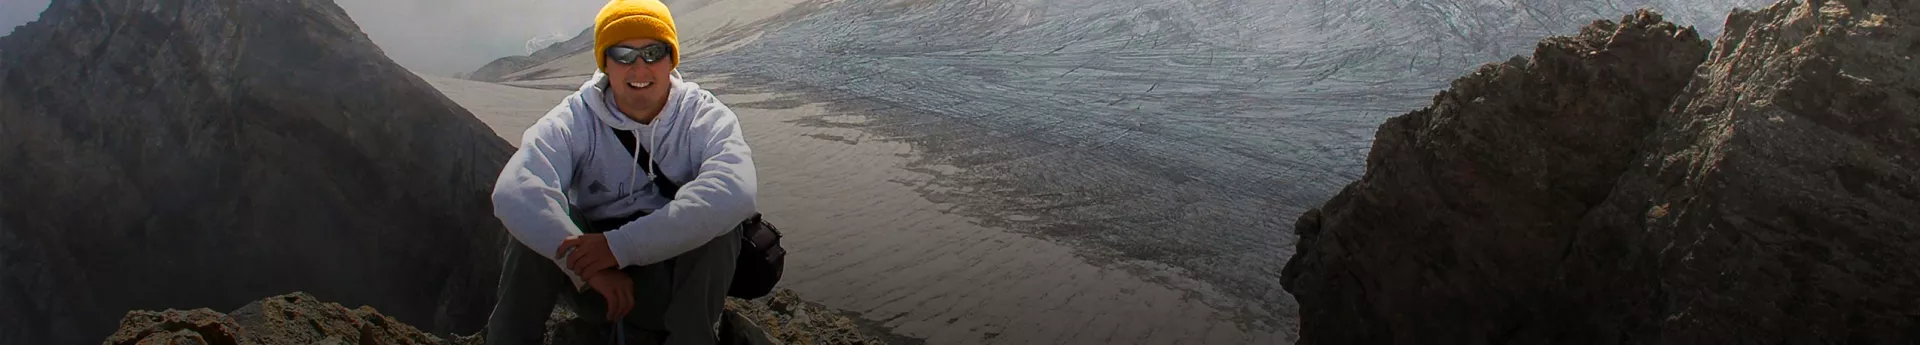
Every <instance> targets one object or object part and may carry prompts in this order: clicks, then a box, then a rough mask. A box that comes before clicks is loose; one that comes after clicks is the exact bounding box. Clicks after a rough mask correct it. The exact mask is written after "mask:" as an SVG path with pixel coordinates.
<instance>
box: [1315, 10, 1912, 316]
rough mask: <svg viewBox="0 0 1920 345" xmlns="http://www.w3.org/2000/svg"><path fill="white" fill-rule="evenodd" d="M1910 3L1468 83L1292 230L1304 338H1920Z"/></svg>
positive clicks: (1658, 32) (1642, 20) (1679, 32)
mask: <svg viewBox="0 0 1920 345" xmlns="http://www.w3.org/2000/svg"><path fill="white" fill-rule="evenodd" d="M1916 7H1920V6H1916V5H1914V4H1912V3H1911V2H1894V1H1783V2H1780V3H1778V4H1775V5H1773V6H1771V7H1767V8H1765V9H1762V10H1759V11H1736V12H1735V13H1734V14H1733V15H1732V16H1731V17H1730V18H1729V19H1728V21H1727V25H1726V28H1725V30H1726V31H1725V33H1724V35H1723V36H1722V37H1721V38H1720V39H1719V40H1718V42H1717V43H1716V44H1715V45H1714V46H1713V48H1711V49H1710V50H1709V49H1708V48H1707V46H1706V45H1703V44H1701V43H1699V42H1698V41H1696V40H1695V39H1694V38H1693V37H1692V35H1691V33H1690V31H1689V30H1684V29H1677V28H1674V27H1673V26H1672V25H1670V24H1666V23H1662V22H1660V20H1659V18H1658V17H1657V16H1654V15H1652V14H1650V13H1645V12H1643V13H1640V14H1636V15H1633V16H1629V17H1627V18H1624V19H1623V20H1622V22H1621V23H1619V24H1614V23H1596V24H1595V25H1592V26H1589V27H1587V28H1586V29H1583V30H1582V32H1581V34H1580V35H1578V36H1575V37H1571V38H1553V39H1548V40H1546V41H1543V42H1542V44H1541V45H1540V46H1539V49H1538V50H1537V51H1536V52H1535V54H1534V56H1533V57H1532V59H1516V60H1514V61H1509V62H1507V63H1505V64H1500V65H1492V66H1488V67H1484V68H1482V69H1481V70H1480V71H1479V72H1476V73H1475V74H1474V75H1472V76H1469V77H1466V78H1463V79H1461V80H1459V81H1457V82H1456V83H1455V84H1454V87H1453V89H1451V90H1449V91H1447V92H1444V93H1442V94H1440V95H1439V96H1437V97H1435V101H1434V104H1433V105H1432V106H1430V107H1428V108H1427V109H1423V110H1420V111H1416V112H1414V113H1411V114H1408V115H1404V116H1400V117H1396V118H1394V119H1392V120H1389V121H1388V122H1387V123H1386V124H1385V125H1382V126H1381V128H1380V131H1379V132H1378V134H1377V138H1376V140H1375V145H1374V148H1373V151H1372V153H1371V154H1370V155H1369V157H1368V168H1367V173H1366V175H1365V176H1364V177H1363V178H1361V180H1360V181H1357V182H1355V183H1353V184H1350V185H1348V186H1347V188H1346V189H1345V190H1343V191H1342V192H1341V193H1340V194H1339V195H1338V196H1336V197H1334V198H1333V199H1332V200H1330V201H1328V202H1327V203H1326V204H1325V205H1323V206H1322V207H1321V208H1319V209H1316V210H1314V211H1310V212H1308V213H1306V214H1305V215H1303V216H1302V217H1301V218H1300V220H1299V222H1298V223H1296V225H1295V231H1296V232H1297V233H1298V234H1299V235H1300V238H1301V240H1300V244H1299V251H1298V253H1297V254H1296V255H1295V256H1294V257H1293V258H1292V260H1291V262H1290V263H1289V264H1288V266H1287V268H1286V270H1285V273H1284V277H1283V280H1284V281H1285V282H1286V287H1287V289H1288V290H1289V291H1291V292H1293V293H1294V294H1295V296H1297V297H1298V298H1299V300H1300V303H1301V309H1302V310H1301V314H1302V319H1303V323H1302V339H1301V340H1302V342H1303V343H1342V344H1344V343H1381V342H1423V343H1678V344H1697V343H1748V342H1758V341H1765V342H1785V343H1898V342H1903V341H1912V340H1913V339H1920V333H1915V332H1916V330H1920V321H1916V319H1917V318H1916V317H1915V315H1920V304H1915V303H1914V301H1916V300H1920V286H1916V284H1917V283H1920V249H1916V248H1920V213H1916V212H1914V211H1915V210H1920V174H1917V173H1916V171H1920V77H1917V76H1920V74H1916V72H1917V71H1916V70H1915V66H1916V64H1915V63H1913V60H1912V59H1913V56H1914V55H1915V54H1916V53H1920V44H1917V43H1915V42H1920V26H1916V25H1915V24H1920V23H1916V21H1915V19H1916V18H1917V17H1916V15H1920V13H1915V12H1917V11H1920V8H1916ZM1696 64H1697V66H1696Z"/></svg>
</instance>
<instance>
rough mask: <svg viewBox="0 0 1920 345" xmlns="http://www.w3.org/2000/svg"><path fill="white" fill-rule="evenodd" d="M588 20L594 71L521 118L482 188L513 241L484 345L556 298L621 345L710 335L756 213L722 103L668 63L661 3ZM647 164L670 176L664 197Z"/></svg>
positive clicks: (518, 333) (671, 42) (514, 331)
mask: <svg viewBox="0 0 1920 345" xmlns="http://www.w3.org/2000/svg"><path fill="white" fill-rule="evenodd" d="M593 30H594V56H596V57H598V60H599V65H600V73H595V74H594V76H593V78H592V79H591V80H590V81H588V82H587V83H586V84H584V85H582V86H581V87H580V89H579V91H578V92H575V93H574V94H573V95H571V96H568V97H567V98H566V99H565V100H564V101H562V102H561V104H560V105H559V106H556V107H554V108H553V110H551V111H549V112H547V114H546V116H545V117H542V118H540V120H539V121H537V122H535V123H534V124H533V127H531V128H527V131H526V133H525V134H523V137H522V138H521V142H520V150H519V151H518V152H516V153H514V155H513V158H512V159H510V160H508V161H507V165H506V167H505V168H504V169H503V170H502V171H501V172H500V179H499V181H498V182H497V183H496V184H495V185H494V190H493V202H494V214H495V215H496V216H498V217H499V218H500V220H501V221H502V222H503V223H505V224H506V227H507V230H508V231H509V232H511V233H512V235H513V237H514V239H516V240H518V241H517V243H513V244H510V245H509V246H508V247H509V248H508V249H507V255H506V262H505V267H503V269H502V272H501V276H500V290H499V291H500V299H499V302H498V303H497V304H495V305H494V310H493V314H492V316H491V318H489V320H488V324H487V343H488V344H529V343H539V342H540V341H541V337H542V335H543V333H544V331H545V321H546V320H547V317H548V313H549V312H550V311H551V310H552V308H553V306H554V303H555V302H556V301H557V300H559V299H562V298H564V299H566V300H569V301H572V302H573V305H574V306H575V310H576V311H578V313H579V314H580V315H581V317H583V318H586V319H587V321H588V322H605V321H608V320H612V321H613V323H614V326H613V327H611V328H614V329H615V330H616V331H617V332H616V334H620V335H622V336H624V338H626V340H627V341H628V342H629V343H668V344H713V343H715V341H716V339H715V338H716V337H715V329H714V327H715V324H717V323H718V322H719V320H720V311H721V307H722V305H723V301H724V298H725V296H726V291H727V287H728V284H729V283H730V280H731V278H732V275H733V267H734V266H733V265H734V261H735V258H736V255H738V253H739V251H740V243H739V241H740V240H739V236H740V229H738V225H739V224H740V222H741V221H742V220H745V219H746V218H747V217H749V216H752V215H753V214H754V213H755V210H754V207H755V205H754V196H755V189H756V188H757V187H756V186H755V183H756V177H755V173H754V167H753V159H752V157H751V150H750V149H748V147H747V142H746V141H745V140H744V139H742V137H741V135H740V126H739V120H738V119H737V118H735V117H734V114H733V111H732V110H729V109H727V107H726V106H725V105H722V104H720V101H719V100H718V99H716V98H714V96H713V95H712V94H711V93H708V92H706V91H704V90H701V89H700V87H699V85H696V84H694V83H692V82H688V81H685V80H682V79H681V78H680V77H679V75H678V73H676V72H675V71H674V67H675V66H678V65H679V63H680V47H679V40H678V38H677V37H676V36H675V33H674V26H673V18H672V15H671V14H669V13H668V12H667V6H666V5H665V4H662V3H661V2H660V1H659V0H613V1H612V2H609V3H607V5H606V7H604V8H602V9H601V10H600V14H599V15H598V16H596V20H595V23H594V27H593ZM616 131H623V132H625V133H624V134H626V135H628V136H629V137H628V138H620V135H618V134H617V133H616ZM623 139H624V140H623ZM623 141H625V142H631V144H626V143H623ZM650 162H651V163H657V166H658V170H654V168H653V167H654V166H655V165H654V164H649V163H650ZM656 175H660V176H664V177H665V179H667V180H670V181H671V182H674V183H677V184H679V189H678V192H677V193H674V194H672V195H673V197H672V198H666V197H662V196H661V195H660V192H659V190H660V189H661V187H662V186H660V185H658V184H657V183H652V181H655V179H654V176H656ZM598 231H605V232H604V233H598ZM569 283H571V285H569ZM568 287H572V288H573V289H572V290H567V288H568Z"/></svg>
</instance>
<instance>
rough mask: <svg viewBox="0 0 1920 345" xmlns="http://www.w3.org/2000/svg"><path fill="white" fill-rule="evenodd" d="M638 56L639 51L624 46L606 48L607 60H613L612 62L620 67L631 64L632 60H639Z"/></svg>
mask: <svg viewBox="0 0 1920 345" xmlns="http://www.w3.org/2000/svg"><path fill="white" fill-rule="evenodd" d="M640 55H641V54H640V50H638V49H633V48H627V47H626V46H613V47H612V48H607V58H609V59H613V62H618V63H620V64H622V65H631V64H633V60H634V59H636V58H639V57H640Z"/></svg>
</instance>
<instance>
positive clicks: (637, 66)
mask: <svg viewBox="0 0 1920 345" xmlns="http://www.w3.org/2000/svg"><path fill="white" fill-rule="evenodd" d="M628 67H632V68H628V69H627V71H626V72H627V73H626V77H627V80H632V81H641V80H640V76H641V75H645V74H646V73H641V70H645V69H647V65H645V62H641V61H639V60H634V61H633V64H632V65H629V66H628Z"/></svg>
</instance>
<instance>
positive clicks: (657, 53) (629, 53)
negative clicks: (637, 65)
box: [607, 43, 672, 65]
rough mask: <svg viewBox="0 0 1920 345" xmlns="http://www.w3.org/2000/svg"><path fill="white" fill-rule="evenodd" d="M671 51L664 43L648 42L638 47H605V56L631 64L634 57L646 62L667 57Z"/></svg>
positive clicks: (623, 63)
mask: <svg viewBox="0 0 1920 345" xmlns="http://www.w3.org/2000/svg"><path fill="white" fill-rule="evenodd" d="M671 52H672V49H669V48H667V45H666V44H665V43H654V44H648V45H647V46H645V47H640V48H634V47H628V46H623V45H616V46H613V47H609V48H607V58H608V59H613V62H618V63H620V64H622V65H632V64H633V60H636V59H637V60H640V61H645V62H646V63H653V62H654V61H660V59H665V58H667V53H671Z"/></svg>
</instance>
